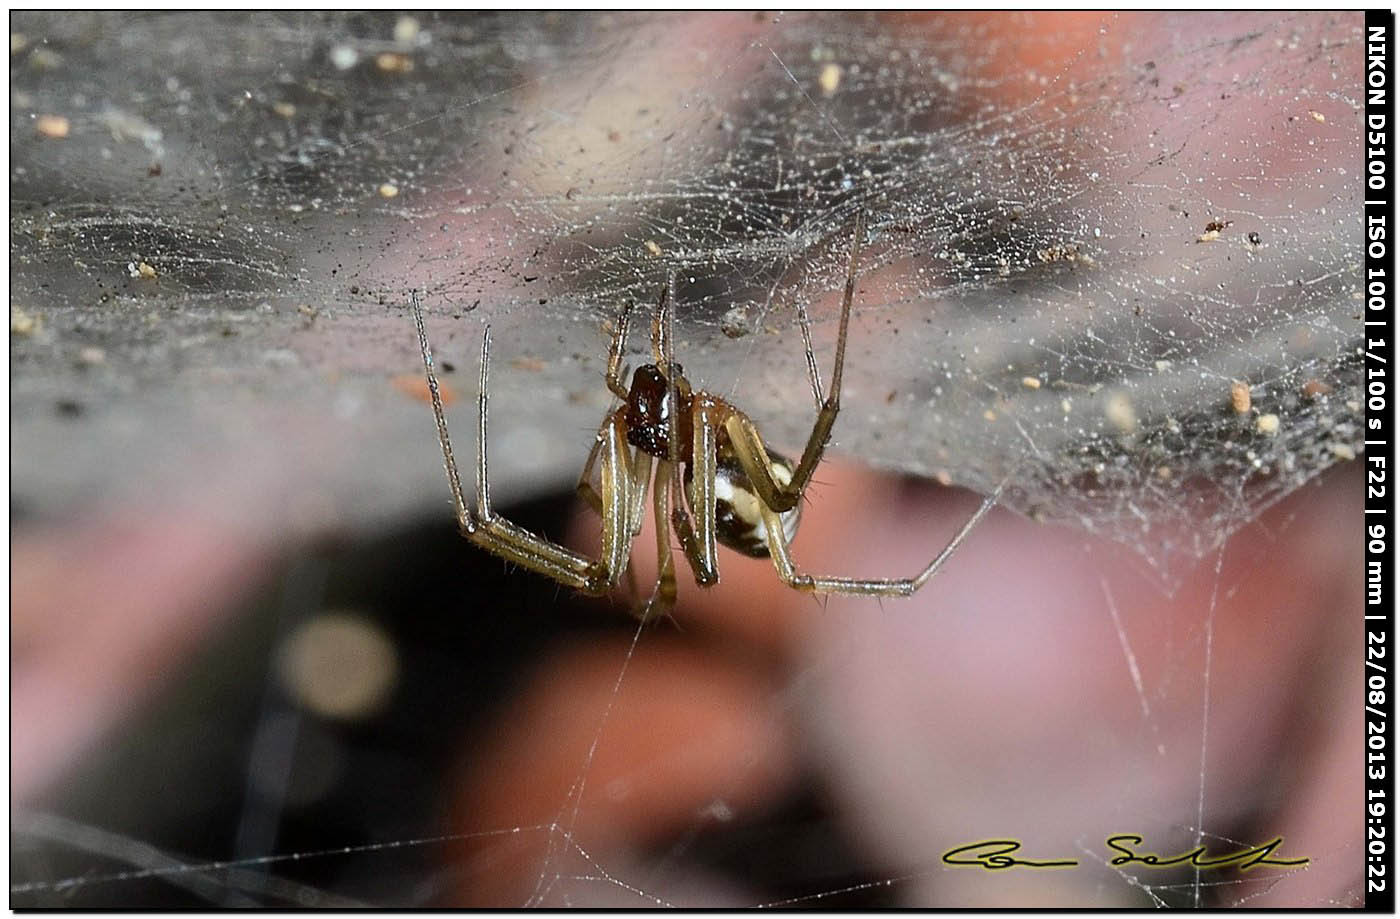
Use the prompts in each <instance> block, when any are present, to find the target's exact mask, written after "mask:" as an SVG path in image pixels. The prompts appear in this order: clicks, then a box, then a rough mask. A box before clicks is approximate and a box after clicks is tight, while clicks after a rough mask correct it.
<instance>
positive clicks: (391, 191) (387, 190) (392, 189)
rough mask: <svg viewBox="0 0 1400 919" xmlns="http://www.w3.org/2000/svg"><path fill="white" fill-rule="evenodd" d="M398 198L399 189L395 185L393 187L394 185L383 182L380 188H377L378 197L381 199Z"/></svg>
mask: <svg viewBox="0 0 1400 919" xmlns="http://www.w3.org/2000/svg"><path fill="white" fill-rule="evenodd" d="M398 196H399V187H398V186H397V185H394V184H392V183H390V182H385V183H384V184H383V185H380V186H379V197H381V198H397V197H398Z"/></svg>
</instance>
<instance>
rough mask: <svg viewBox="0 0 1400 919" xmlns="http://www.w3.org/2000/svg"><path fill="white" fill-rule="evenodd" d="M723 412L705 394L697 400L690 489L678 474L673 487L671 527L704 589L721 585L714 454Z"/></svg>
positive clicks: (692, 410)
mask: <svg viewBox="0 0 1400 919" xmlns="http://www.w3.org/2000/svg"><path fill="white" fill-rule="evenodd" d="M723 412H724V408H723V407H722V406H720V405H718V404H716V403H715V402H714V401H712V400H711V399H710V398H709V397H707V396H705V395H704V394H699V395H697V396H696V397H695V400H694V402H693V404H692V407H691V426H692V428H693V429H694V438H693V441H692V444H691V461H690V488H689V490H687V489H685V488H684V486H683V484H682V482H681V479H680V475H679V473H678V474H677V475H676V479H675V484H674V485H673V486H672V492H673V494H675V496H676V497H675V498H674V501H675V504H676V506H675V507H674V508H673V509H672V510H671V526H672V528H673V529H674V530H675V531H676V536H677V538H679V539H680V541H681V551H682V552H684V553H685V557H686V561H688V562H690V568H691V570H692V571H693V572H695V583H697V584H699V585H700V586H702V587H708V586H709V585H711V584H714V583H716V582H718V581H719V569H718V567H717V560H716V558H715V475H716V468H715V467H716V458H715V454H716V450H717V449H718V447H717V443H718V435H717V431H718V429H719V418H720V417H721V416H722V414H723ZM677 468H678V469H679V467H677ZM683 500H688V501H689V504H690V511H691V513H693V514H694V515H695V520H696V521H697V522H698V526H697V525H696V523H692V521H691V519H690V515H689V514H687V513H686V512H685V509H684V506H683V505H682V503H681V502H682V501H683ZM658 525H659V524H658Z"/></svg>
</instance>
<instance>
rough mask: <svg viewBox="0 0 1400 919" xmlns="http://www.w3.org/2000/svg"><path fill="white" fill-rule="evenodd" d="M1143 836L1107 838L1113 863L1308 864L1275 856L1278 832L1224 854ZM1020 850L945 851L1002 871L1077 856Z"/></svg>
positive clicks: (953, 860) (991, 846) (948, 858)
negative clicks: (1171, 847) (1026, 854)
mask: <svg viewBox="0 0 1400 919" xmlns="http://www.w3.org/2000/svg"><path fill="white" fill-rule="evenodd" d="M1142 843H1143V839H1142V837H1141V836H1139V835H1137V834H1136V833H1120V834H1118V835H1117V836H1110V837H1108V838H1107V839H1105V840H1104V845H1105V846H1107V847H1108V849H1109V851H1111V852H1116V853H1118V854H1116V855H1115V856H1114V857H1113V858H1112V859H1110V860H1109V862H1108V863H1109V864H1110V865H1129V864H1135V865H1145V866H1147V867H1149V868H1175V867H1177V866H1179V865H1192V866H1194V867H1196V868H1207V869H1209V868H1224V867H1226V866H1229V865H1236V866H1238V867H1239V869H1240V870H1241V871H1248V870H1249V869H1251V868H1257V867H1265V868H1296V867H1298V866H1299V865H1306V864H1307V863H1308V861H1309V860H1308V859H1306V858H1274V857H1273V854H1274V850H1275V849H1277V848H1278V847H1279V846H1281V845H1283V837H1282V836H1275V837H1274V838H1273V839H1271V840H1269V841H1268V842H1266V843H1264V844H1263V845H1261V846H1250V847H1248V848H1244V849H1240V850H1239V851H1237V852H1228V853H1225V854H1223V855H1208V854H1207V849H1206V846H1205V845H1199V846H1196V847H1195V848H1194V849H1189V850H1187V851H1185V852H1179V853H1177V854H1175V855H1159V854H1158V853H1156V852H1139V851H1138V850H1137V849H1136V848H1135V847H1137V846H1141V845H1142ZM1020 851H1021V843H1020V841H1019V840H1015V839H984V840H981V841H980V842H972V843H968V844H967V845H965V846H958V847H957V848H955V849H949V850H948V851H947V852H944V853H943V862H944V864H948V865H960V866H968V867H973V868H983V869H985V870H987V871H1002V870H1005V869H1007V868H1073V867H1075V866H1077V865H1078V864H1079V861H1078V860H1077V859H1073V858H1061V859H1035V858H1022V857H1019V856H1018V855H1015V854H1013V853H1018V852H1020Z"/></svg>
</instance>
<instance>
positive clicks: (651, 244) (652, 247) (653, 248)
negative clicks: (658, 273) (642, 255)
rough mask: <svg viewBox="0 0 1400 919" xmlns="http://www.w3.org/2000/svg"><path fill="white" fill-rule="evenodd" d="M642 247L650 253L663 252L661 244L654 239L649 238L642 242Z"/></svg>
mask: <svg viewBox="0 0 1400 919" xmlns="http://www.w3.org/2000/svg"><path fill="white" fill-rule="evenodd" d="M642 247H643V248H644V249H646V250H647V252H648V254H650V255H660V254H661V246H660V244H658V243H657V241H656V240H654V239H648V240H647V241H646V242H644V243H642Z"/></svg>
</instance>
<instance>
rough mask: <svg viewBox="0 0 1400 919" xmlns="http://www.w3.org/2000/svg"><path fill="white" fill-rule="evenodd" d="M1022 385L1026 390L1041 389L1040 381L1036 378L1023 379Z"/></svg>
mask: <svg viewBox="0 0 1400 919" xmlns="http://www.w3.org/2000/svg"><path fill="white" fill-rule="evenodd" d="M1021 385H1022V386H1024V387H1025V388H1026V389H1039V388H1040V380H1038V379H1036V378H1035V377H1021Z"/></svg>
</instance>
